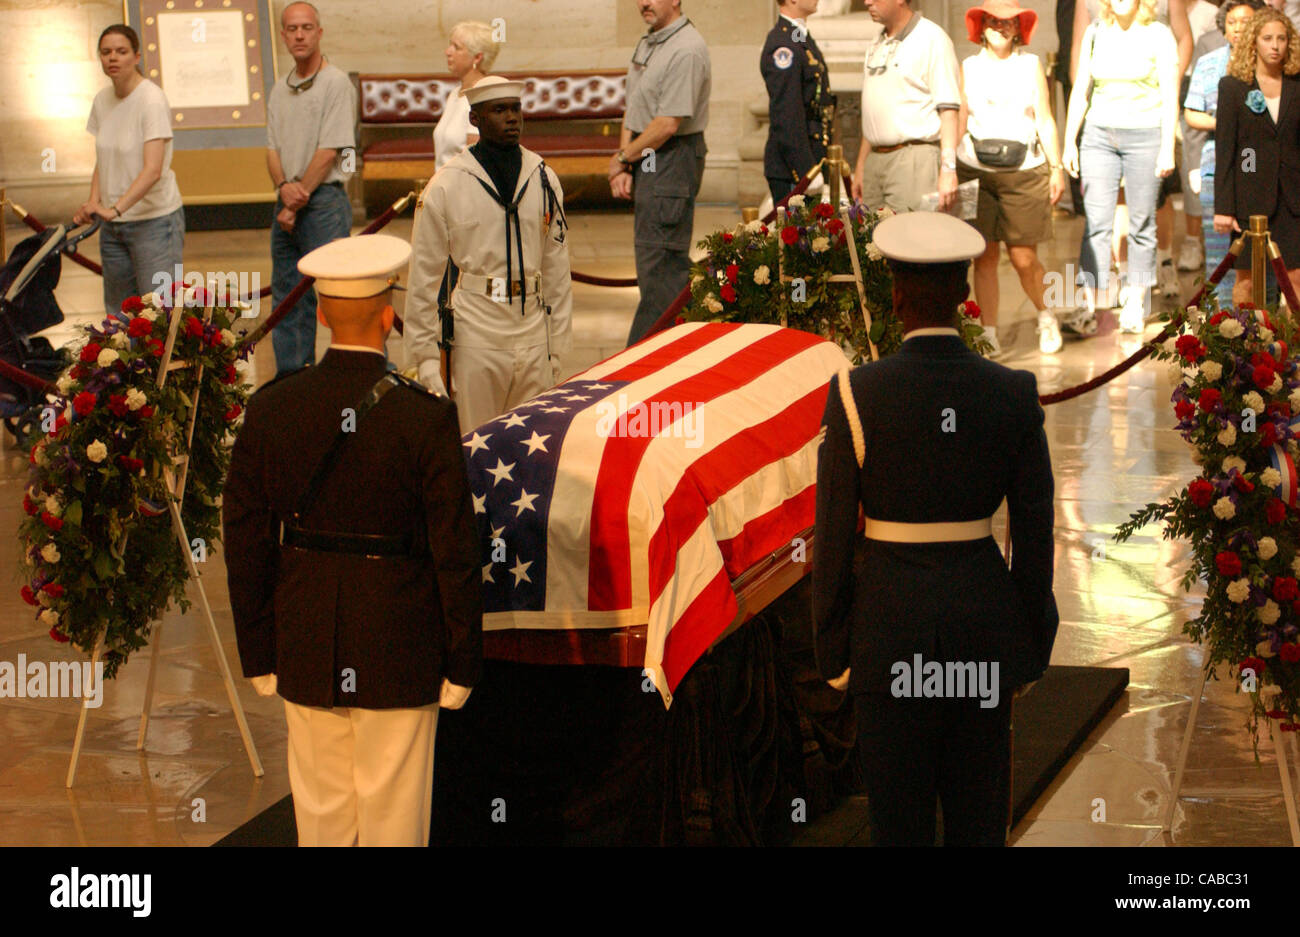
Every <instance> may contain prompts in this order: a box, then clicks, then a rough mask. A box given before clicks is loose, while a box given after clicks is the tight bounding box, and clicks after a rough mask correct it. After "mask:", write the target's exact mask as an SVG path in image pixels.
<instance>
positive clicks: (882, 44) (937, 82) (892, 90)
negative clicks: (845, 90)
mask: <svg viewBox="0 0 1300 937" xmlns="http://www.w3.org/2000/svg"><path fill="white" fill-rule="evenodd" d="M867 6H868V9H869V10H870V12H871V18H872V19H873V20H875V21H876V22H877V23H880V24H881V25H882V26H884V27H885V28H884V31H883V32H882V33H881V34H880V36H879V37H878V38H877V39H876V40H875V41H873V42H872V43H871V44H870V45H869V46H868V47H867V56H866V61H865V63H864V66H863V76H862V147H861V149H859V150H858V162H857V167H856V169H855V170H854V173H853V197H854V198H855V199H861V200H862V202H863V203H865V204H866V205H867V207H869V208H879V207H881V206H882V205H885V206H888V207H889V208H892V209H893V210H894V211H915V210H916V209H917V207H918V206H919V205H920V201H921V196H923V195H925V194H927V193H929V192H934V191H936V190H937V191H938V192H939V199H940V207H941V208H944V209H947V208H950V207H951V206H952V204H953V203H954V202H955V201H956V198H957V111H958V108H959V107H960V106H961V91H960V87H959V85H958V78H957V74H958V73H957V55H956V53H955V52H954V51H953V47H952V40H951V39H949V38H948V35H947V33H945V32H944V31H943V30H942V29H941V28H940V27H939V26H938V25H937V24H936V23H933V22H931V21H930V20H927V19H926V18H925V17H924V16H922V15H921V14H920V13H917V12H915V11H914V10H912V8H911V7H910V6H909V5H908V0H869V2H868V5H867Z"/></svg>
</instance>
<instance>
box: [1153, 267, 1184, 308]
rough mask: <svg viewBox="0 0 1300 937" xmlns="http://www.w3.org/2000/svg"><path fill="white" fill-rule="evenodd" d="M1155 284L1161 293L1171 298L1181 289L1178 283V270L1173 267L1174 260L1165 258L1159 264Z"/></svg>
mask: <svg viewBox="0 0 1300 937" xmlns="http://www.w3.org/2000/svg"><path fill="white" fill-rule="evenodd" d="M1157 286H1159V288H1160V292H1161V294H1162V295H1164V296H1165V297H1167V298H1169V299H1173V298H1174V297H1176V296H1177V295H1178V293H1179V291H1180V290H1181V289H1182V287H1181V286H1180V285H1179V283H1178V271H1177V270H1175V269H1174V262H1173V261H1172V260H1166V261H1164V262H1163V263H1161V264H1160V271H1159V274H1158V280H1157Z"/></svg>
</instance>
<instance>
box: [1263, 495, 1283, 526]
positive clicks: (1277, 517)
mask: <svg viewBox="0 0 1300 937" xmlns="http://www.w3.org/2000/svg"><path fill="white" fill-rule="evenodd" d="M1264 516H1265V517H1267V518H1268V522H1269V523H1270V524H1280V523H1282V519H1283V518H1285V517H1286V502H1285V501H1283V500H1282V499H1281V498H1269V499H1268V504H1266V505H1264Z"/></svg>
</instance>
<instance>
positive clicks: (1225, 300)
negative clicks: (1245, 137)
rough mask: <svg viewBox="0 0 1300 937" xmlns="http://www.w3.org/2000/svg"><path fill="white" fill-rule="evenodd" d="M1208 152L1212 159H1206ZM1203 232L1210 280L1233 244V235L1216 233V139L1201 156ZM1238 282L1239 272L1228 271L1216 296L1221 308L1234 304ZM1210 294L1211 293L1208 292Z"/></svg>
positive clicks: (1206, 267)
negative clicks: (1234, 293)
mask: <svg viewBox="0 0 1300 937" xmlns="http://www.w3.org/2000/svg"><path fill="white" fill-rule="evenodd" d="M1206 151H1208V152H1209V154H1210V158H1209V159H1208V160H1207V159H1206V158H1205V152H1206ZM1201 230H1202V231H1203V232H1204V233H1205V276H1206V278H1207V279H1208V278H1209V276H1210V274H1211V273H1213V272H1214V269H1215V268H1216V267H1217V266H1219V264H1220V263H1222V262H1223V258H1224V257H1226V256H1227V254H1228V247H1229V245H1231V244H1232V235H1230V234H1215V233H1214V138H1213V137H1211V138H1210V142H1209V144H1208V145H1207V146H1206V148H1205V150H1203V151H1202V154H1201ZM1236 282H1237V271H1236V270H1231V269H1230V270H1228V272H1227V273H1226V274H1225V275H1224V277H1223V279H1222V280H1220V281H1219V285H1218V287H1217V288H1216V291H1215V295H1216V296H1217V297H1218V299H1219V305H1220V306H1227V305H1230V304H1231V303H1232V285H1233V284H1234V283H1236ZM1207 292H1209V291H1207Z"/></svg>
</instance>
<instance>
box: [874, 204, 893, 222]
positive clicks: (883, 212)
mask: <svg viewBox="0 0 1300 937" xmlns="http://www.w3.org/2000/svg"><path fill="white" fill-rule="evenodd" d="M896 214H897V212H895V211H894V210H893V209H892V208H890V207H889V206H888V205H886V206H884V207H883V208H881V209H880V211H878V212H876V217H877V218H879V219H880V220H881V221H884V220H885V219H886V218H893V217H894V215H896Z"/></svg>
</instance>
